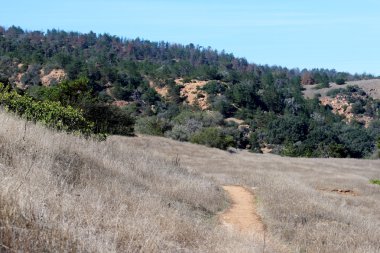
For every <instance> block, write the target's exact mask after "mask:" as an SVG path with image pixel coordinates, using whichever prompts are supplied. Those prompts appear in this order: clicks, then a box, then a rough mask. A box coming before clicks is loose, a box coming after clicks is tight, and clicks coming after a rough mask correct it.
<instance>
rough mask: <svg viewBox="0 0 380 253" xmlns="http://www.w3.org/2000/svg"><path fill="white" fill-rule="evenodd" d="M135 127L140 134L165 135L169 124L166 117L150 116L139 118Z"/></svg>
mask: <svg viewBox="0 0 380 253" xmlns="http://www.w3.org/2000/svg"><path fill="white" fill-rule="evenodd" d="M135 129H136V131H137V132H138V133H140V134H148V135H158V136H163V135H164V133H165V131H166V130H168V129H169V125H168V123H167V122H166V121H165V120H164V119H161V118H158V117H157V116H149V117H141V118H139V119H137V120H136V125H135Z"/></svg>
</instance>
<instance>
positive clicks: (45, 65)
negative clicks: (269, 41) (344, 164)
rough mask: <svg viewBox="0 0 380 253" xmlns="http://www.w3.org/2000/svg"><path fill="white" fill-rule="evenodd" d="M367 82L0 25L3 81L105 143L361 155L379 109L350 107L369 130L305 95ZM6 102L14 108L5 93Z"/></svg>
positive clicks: (157, 45) (371, 140)
mask: <svg viewBox="0 0 380 253" xmlns="http://www.w3.org/2000/svg"><path fill="white" fill-rule="evenodd" d="M374 78H375V77H374V76H372V75H367V74H360V75H359V74H350V73H346V72H337V71H335V70H329V69H309V70H307V69H302V70H300V69H288V68H284V67H280V66H267V65H257V64H254V63H249V62H247V60H246V59H244V58H237V57H235V56H233V55H232V54H229V53H226V52H224V51H221V52H218V51H216V50H213V49H211V48H204V47H202V46H198V45H194V44H189V45H180V44H171V43H167V42H151V41H148V40H141V39H138V38H137V39H124V38H120V37H116V36H111V35H109V34H95V33H93V32H90V33H85V34H81V33H76V32H65V31H59V30H55V29H53V30H49V31H47V32H46V33H43V32H40V31H24V30H23V29H21V28H19V27H15V26H12V27H9V28H7V29H5V28H3V27H0V82H2V83H4V84H9V86H11V87H12V89H13V90H14V91H16V92H17V93H19V94H20V95H22V96H28V97H31V99H32V100H35V101H36V103H35V104H36V105H39V104H38V103H39V102H41V101H45V100H48V101H50V102H53V103H54V102H59V103H60V104H62V105H64V106H68V107H73V108H74V109H75V110H77V113H78V115H79V116H81V117H82V116H83V117H84V119H85V120H87V121H88V126H93V127H92V129H91V131H92V132H93V133H95V134H101V135H104V136H105V135H107V134H122V135H132V134H133V129H135V130H136V133H142V134H150V135H159V136H166V137H169V138H172V139H176V140H181V141H190V142H194V143H198V144H203V145H207V146H211V147H217V148H221V149H227V148H228V147H234V148H240V149H248V150H250V151H252V152H262V150H271V151H272V152H273V153H277V154H282V155H288V156H311V157H358V158H359V157H368V156H371V154H372V153H373V152H374V150H375V143H376V139H377V138H378V137H379V136H380V123H378V120H379V117H380V114H379V111H380V103H378V101H377V100H376V101H371V102H370V103H367V102H365V101H364V100H363V102H362V103H361V106H362V107H363V106H364V105H370V107H371V108H365V110H364V111H363V110H362V109H361V108H360V106H359V105H357V107H358V108H359V110H358V112H360V113H362V114H363V115H364V116H366V117H367V116H368V115H366V114H370V117H371V122H374V123H373V124H372V123H368V124H366V123H365V122H364V123H363V122H362V121H360V120H357V118H355V117H354V118H352V120H350V121H347V120H345V119H344V117H342V116H341V115H337V114H336V113H335V112H334V110H333V108H331V107H329V106H326V104H321V102H320V101H319V100H318V99H308V97H313V96H314V95H313V94H314V93H313V92H314V91H313V90H311V88H312V87H314V86H313V85H315V84H318V85H319V86H320V85H322V86H323V87H325V86H326V85H328V84H329V83H332V82H348V83H350V82H352V81H359V80H364V79H366V80H369V79H374ZM373 82H377V81H373ZM342 87H343V86H342ZM304 88H306V91H305V92H306V94H308V95H307V97H306V98H305V97H304V94H303V89H304ZM4 92H7V91H6V89H5V90H4ZM369 92H372V91H369ZM376 94H377V93H376ZM4 97H6V98H7V99H8V100H7V101H8V102H7V103H8V106H9V105H13V104H14V101H9V94H8V93H7V94H5V95H4ZM18 99H19V101H18V103H21V102H22V101H23V99H22V98H18ZM27 100H28V101H30V99H29V98H28V99H27ZM20 101H21V102H20ZM21 104H22V103H21ZM3 106H4V102H3ZM21 108H23V107H21ZM60 108H61V107H60ZM13 109H14V111H15V112H18V113H19V114H21V113H20V110H19V109H20V108H19V107H17V106H16V107H14V108H13ZM23 110H24V109H23ZM62 110H63V109H62ZM69 110H70V109H69ZM24 116H25V115H24ZM38 118H42V120H44V117H43V116H41V115H39V116H38ZM227 119H233V120H227ZM67 122H68V124H70V121H67ZM134 122H135V123H134ZM236 122H239V123H236ZM59 124H60V123H59V122H55V125H56V126H59V127H60V128H62V127H61V126H60V125H59ZM63 128H65V129H67V128H68V129H70V126H68V127H63ZM87 130H88V129H86V131H87ZM87 132H88V131H87ZM354 143H355V144H354Z"/></svg>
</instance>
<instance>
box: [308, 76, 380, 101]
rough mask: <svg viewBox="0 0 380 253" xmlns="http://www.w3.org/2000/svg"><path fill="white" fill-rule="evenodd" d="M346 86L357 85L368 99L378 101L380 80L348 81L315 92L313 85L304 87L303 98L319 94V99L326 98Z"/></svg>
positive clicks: (331, 84)
mask: <svg viewBox="0 0 380 253" xmlns="http://www.w3.org/2000/svg"><path fill="white" fill-rule="evenodd" d="M348 85H357V86H359V87H360V88H362V89H363V90H364V91H365V92H366V93H367V94H368V95H369V96H370V97H372V98H374V99H380V79H370V80H360V81H350V82H347V83H346V84H344V85H337V84H336V83H330V87H329V88H323V89H319V90H316V89H315V87H316V86H317V84H315V85H304V86H303V87H304V88H305V91H304V92H303V94H304V96H305V97H307V98H313V97H314V96H315V95H316V94H321V97H326V96H327V95H326V94H327V92H328V91H330V90H334V89H339V88H346V87H347V86H348Z"/></svg>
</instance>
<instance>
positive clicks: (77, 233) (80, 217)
mask: <svg viewBox="0 0 380 253" xmlns="http://www.w3.org/2000/svg"><path fill="white" fill-rule="evenodd" d="M0 122H1V128H0V252H15V251H16V252H299V253H301V252H326V253H333V252H358V253H359V252H360V253H364V252H366V253H367V252H370V253H372V252H380V186H378V185H375V184H370V182H369V180H370V179H376V178H380V161H379V160H355V159H303V158H284V157H279V156H275V155H269V154H267V155H260V154H251V153H248V152H245V151H239V152H237V153H234V154H231V153H228V152H226V151H222V150H218V149H211V148H207V147H204V146H198V145H194V144H190V143H181V142H176V141H173V140H170V139H166V138H160V137H150V136H140V137H137V138H136V137H135V138H126V137H119V136H112V137H110V138H108V140H107V141H106V142H96V141H90V140H84V139H81V138H79V137H75V136H71V135H67V134H64V133H55V132H52V131H48V130H46V129H44V128H43V127H40V126H35V125H33V124H25V123H24V121H22V120H19V119H16V118H14V117H12V116H9V115H7V114H5V113H3V112H0ZM223 185H242V186H244V187H246V188H248V189H249V188H250V189H252V191H254V193H255V196H256V206H257V211H258V213H259V215H260V216H261V218H262V221H263V223H264V225H265V227H266V236H267V243H266V246H265V248H264V245H263V241H262V238H258V237H257V236H254V235H247V234H244V235H243V234H240V233H238V232H236V231H232V230H230V229H228V227H226V226H223V225H222V224H221V223H220V220H219V219H218V215H219V214H220V213H221V212H222V211H223V210H225V209H226V208H228V206H229V205H228V196H227V195H226V194H225V193H224V191H223V188H222V186H223Z"/></svg>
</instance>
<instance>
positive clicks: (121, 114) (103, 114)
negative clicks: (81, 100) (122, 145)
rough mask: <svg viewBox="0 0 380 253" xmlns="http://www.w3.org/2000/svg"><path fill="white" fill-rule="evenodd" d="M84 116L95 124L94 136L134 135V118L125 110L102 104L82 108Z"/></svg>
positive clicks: (87, 105)
mask: <svg viewBox="0 0 380 253" xmlns="http://www.w3.org/2000/svg"><path fill="white" fill-rule="evenodd" d="M83 110H84V116H85V117H86V118H87V119H88V120H90V121H92V122H94V123H95V127H94V132H95V133H96V134H118V135H129V136H131V135H133V134H134V123H135V122H134V118H133V117H132V116H131V115H130V114H129V113H128V112H127V111H125V110H122V109H120V108H119V107H116V106H109V105H107V104H103V103H95V104H86V105H84V106H83Z"/></svg>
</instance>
